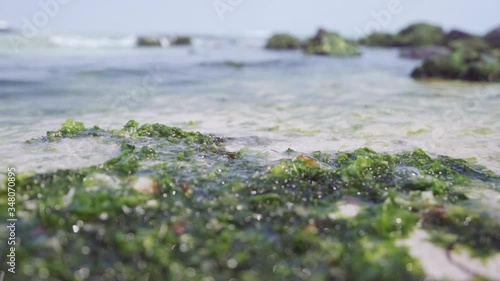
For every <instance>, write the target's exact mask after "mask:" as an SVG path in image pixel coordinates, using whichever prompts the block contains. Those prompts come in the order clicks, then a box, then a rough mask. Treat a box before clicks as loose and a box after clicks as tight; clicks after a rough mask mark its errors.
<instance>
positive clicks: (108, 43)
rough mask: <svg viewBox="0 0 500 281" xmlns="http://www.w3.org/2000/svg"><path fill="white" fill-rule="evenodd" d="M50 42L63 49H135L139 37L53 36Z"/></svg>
mask: <svg viewBox="0 0 500 281" xmlns="http://www.w3.org/2000/svg"><path fill="white" fill-rule="evenodd" d="M49 41H50V43H51V44H53V45H55V46H57V47H63V48H133V47H135V46H136V43H137V37H135V36H127V37H122V38H109V37H96V38H91V37H82V36H52V37H50V38H49Z"/></svg>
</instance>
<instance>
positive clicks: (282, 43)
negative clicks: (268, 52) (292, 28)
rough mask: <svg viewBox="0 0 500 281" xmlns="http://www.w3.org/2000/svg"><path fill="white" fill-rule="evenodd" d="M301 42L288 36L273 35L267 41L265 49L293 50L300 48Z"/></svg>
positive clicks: (281, 34) (282, 34)
mask: <svg viewBox="0 0 500 281" xmlns="http://www.w3.org/2000/svg"><path fill="white" fill-rule="evenodd" d="M300 45H301V42H300V40H299V39H297V38H295V37H293V36H292V35H290V34H284V33H280V34H274V35H273V36H271V38H269V39H268V40H267V43H266V49H275V50H293V49H298V48H300Z"/></svg>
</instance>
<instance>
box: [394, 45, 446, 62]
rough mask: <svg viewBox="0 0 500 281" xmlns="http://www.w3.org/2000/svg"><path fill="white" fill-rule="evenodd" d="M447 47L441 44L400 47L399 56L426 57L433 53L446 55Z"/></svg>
mask: <svg viewBox="0 0 500 281" xmlns="http://www.w3.org/2000/svg"><path fill="white" fill-rule="evenodd" d="M448 53H449V50H448V48H446V47H442V46H423V47H407V48H402V49H401V50H400V52H399V56H400V57H402V58H407V59H427V58H431V57H433V56H435V55H447V54H448Z"/></svg>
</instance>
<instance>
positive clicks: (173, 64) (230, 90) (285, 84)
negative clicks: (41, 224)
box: [0, 35, 500, 173]
mask: <svg viewBox="0 0 500 281" xmlns="http://www.w3.org/2000/svg"><path fill="white" fill-rule="evenodd" d="M63 39H64V38H62V39H61V38H59V39H58V40H59V41H57V40H55V41H54V40H53V38H37V39H36V40H35V39H33V40H32V41H31V42H30V44H28V45H27V46H25V47H23V48H22V49H20V50H19V52H17V53H16V52H14V50H13V49H12V47H11V46H10V43H9V38H8V35H2V37H0V128H1V130H0V159H1V160H0V163H1V166H2V167H0V168H1V169H2V170H3V169H4V168H5V167H6V166H7V165H16V166H17V167H18V170H19V171H31V170H33V171H47V170H52V169H56V168H73V167H78V166H88V165H92V164H98V163H102V162H103V161H104V160H106V159H109V158H111V157H113V156H116V155H117V153H118V148H117V147H116V146H115V145H112V144H108V143H106V141H102V140H96V141H95V142H93V143H88V142H87V141H86V142H84V143H81V142H80V141H78V140H65V141H63V142H61V143H53V144H47V143H38V142H37V143H31V144H28V143H25V142H24V141H26V140H28V139H32V138H39V137H41V136H43V135H45V133H46V131H47V130H54V129H58V128H59V127H60V125H61V124H62V123H63V122H64V121H65V120H66V119H67V118H73V119H75V120H78V121H83V122H85V124H86V125H87V126H92V125H98V126H100V127H102V128H118V127H121V126H123V125H124V124H125V123H126V122H127V121H128V120H130V119H135V120H137V121H139V122H140V123H144V122H152V123H164V124H168V125H171V126H178V127H181V128H183V129H186V130H196V131H201V132H203V133H211V134H216V135H220V136H225V137H233V138H234V139H233V141H231V142H229V147H230V149H234V150H237V149H240V148H242V147H247V148H250V149H253V150H256V151H257V152H260V153H262V154H263V155H266V156H268V157H269V159H271V160H272V159H278V158H280V157H281V156H282V154H281V152H283V151H284V150H286V149H287V148H292V149H294V150H298V151H302V152H306V153H307V152H312V151H316V150H323V151H348V150H353V149H356V148H359V147H365V146H367V147H371V148H373V149H375V150H377V151H380V152H384V151H387V152H397V151H402V150H409V149H413V148H422V149H424V150H426V151H428V152H430V153H433V154H444V155H448V156H452V157H458V158H471V159H470V160H471V161H476V162H477V163H479V164H482V165H485V166H486V167H488V168H489V169H491V170H493V171H494V172H496V173H500V149H499V148H500V111H499V110H498V109H499V108H500V84H481V83H463V82H442V81H434V82H418V81H414V80H412V79H411V78H410V77H409V73H410V72H411V70H412V69H413V68H414V67H415V66H416V65H417V64H419V62H418V61H412V60H406V59H401V58H399V56H398V51H397V50H386V49H374V48H366V49H363V50H362V51H363V56H361V57H359V58H327V57H315V56H306V55H303V54H302V53H301V52H299V51H297V52H295V51H292V52H273V51H267V50H264V49H263V48H262V45H263V43H264V41H263V40H262V39H258V38H257V39H255V38H239V39H234V38H198V39H197V40H195V45H194V46H192V47H171V48H158V49H157V48H135V47H134V46H133V45H129V44H125V43H123V42H128V41H126V40H125V39H126V38H125V39H124V38H119V39H117V40H121V41H119V42H118V43H117V44H109V42H108V41H106V42H108V43H106V44H104V45H99V44H98V43H96V42H94V43H92V42H91V43H92V44H91V43H88V42H87V43H85V42H84V43H85V44H75V42H74V41H69V43H68V44H66V43H67V42H66V41H64V40H63ZM61 40H62V41H61ZM71 40H77V39H75V38H73V39H71ZM78 40H83V39H81V38H79V39H78ZM88 40H90V39H88ZM61 42H62V43H61ZM65 42H66V43H65ZM99 42H100V41H99ZM120 42H121V43H120ZM70 43H71V44H70ZM77 43H78V41H77ZM227 62H238V63H243V64H244V66H243V67H234V66H231V65H229V64H228V63H227Z"/></svg>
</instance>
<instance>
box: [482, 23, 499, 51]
mask: <svg viewBox="0 0 500 281" xmlns="http://www.w3.org/2000/svg"><path fill="white" fill-rule="evenodd" d="M485 39H486V41H488V42H489V43H490V44H491V45H492V46H493V47H495V48H500V27H497V28H495V29H493V30H492V31H490V32H488V34H486V36H485Z"/></svg>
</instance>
